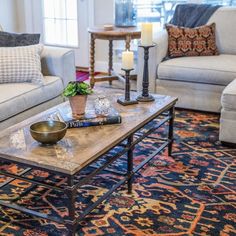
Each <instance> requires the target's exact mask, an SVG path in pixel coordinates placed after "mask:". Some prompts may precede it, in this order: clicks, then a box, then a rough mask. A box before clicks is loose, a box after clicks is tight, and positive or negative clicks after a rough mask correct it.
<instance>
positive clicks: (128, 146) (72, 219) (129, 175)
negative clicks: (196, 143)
mask: <svg viewBox="0 0 236 236" xmlns="http://www.w3.org/2000/svg"><path fill="white" fill-rule="evenodd" d="M163 114H164V118H163V119H161V120H160V121H159V123H157V124H156V125H155V126H154V127H152V128H150V129H149V130H148V131H147V132H145V133H143V134H138V136H137V139H135V140H134V138H133V137H134V134H135V133H137V131H139V130H140V129H142V128H143V127H144V126H145V125H147V124H148V123H149V122H150V121H149V122H147V123H145V124H144V125H143V126H142V127H141V128H137V130H135V131H134V132H133V133H132V134H129V136H128V137H126V138H125V139H124V140H122V142H121V143H120V146H123V149H122V150H121V151H119V152H118V153H116V154H115V155H114V156H113V157H112V158H111V159H109V160H107V161H106V162H105V163H104V164H103V165H102V166H100V167H97V168H96V167H95V168H94V170H93V171H92V172H91V173H90V174H88V175H87V176H86V177H85V178H83V179H82V180H81V181H79V182H77V183H75V180H74V178H75V176H76V175H78V174H79V173H81V171H83V170H84V169H85V168H87V167H88V166H91V164H93V163H94V162H95V161H97V160H98V159H99V158H100V157H101V156H100V157H99V158H97V159H96V160H95V161H94V162H92V163H89V164H88V165H87V166H85V167H84V168H83V169H81V170H80V171H78V172H77V173H75V174H74V175H66V174H62V173H60V172H57V171H51V170H48V169H46V168H40V167H35V166H32V165H27V164H24V166H25V167H27V169H26V170H24V171H23V172H22V173H20V174H19V175H16V174H11V173H8V172H6V171H2V170H1V171H0V175H4V176H6V177H10V178H11V180H9V181H7V183H5V184H4V185H3V186H5V185H6V184H9V183H10V182H11V181H13V180H14V179H19V180H23V181H26V182H30V183H32V184H33V185H34V186H37V185H40V186H43V187H45V188H48V189H50V190H56V191H60V192H64V194H66V195H67V197H68V206H67V207H68V211H69V216H68V219H67V220H65V219H62V218H60V217H52V216H49V215H47V214H44V213H40V212H37V211H34V210H31V209H28V208H26V207H23V206H19V205H17V204H15V203H14V202H13V203H12V202H8V201H2V200H0V205H1V206H4V207H8V208H12V209H15V210H18V211H21V212H23V213H26V214H29V215H32V216H36V217H39V218H44V219H47V220H51V221H54V222H57V223H60V224H64V225H65V226H66V227H67V229H68V231H69V235H71V236H73V235H75V233H76V228H77V226H78V223H79V222H80V221H81V220H82V219H84V217H86V216H87V215H88V214H89V213H90V212H91V211H92V210H94V209H95V208H96V207H97V206H98V205H99V204H100V203H102V202H103V201H104V200H105V199H107V198H108V197H109V195H111V194H112V193H113V192H114V191H115V190H116V189H118V188H119V187H120V186H121V185H123V184H124V183H125V182H127V187H128V193H131V192H132V182H133V177H134V174H135V173H137V172H138V171H139V170H140V169H141V168H143V167H144V166H145V165H146V164H147V163H148V162H149V161H151V160H152V159H153V158H154V157H155V156H156V155H157V154H158V153H160V152H161V151H163V150H164V149H165V148H166V147H168V155H171V153H172V143H173V123H174V103H173V104H170V105H169V106H167V107H165V108H164V109H163V110H162V111H160V113H158V114H157V115H156V116H155V117H154V118H153V119H152V120H151V121H153V120H154V119H156V118H158V117H160V116H161V115H163ZM165 123H168V125H169V127H168V137H166V139H163V143H162V144H161V146H160V147H159V148H158V149H157V150H156V151H155V152H153V153H152V154H151V155H150V156H147V158H146V159H145V160H143V161H142V162H141V163H140V164H138V165H137V166H136V167H134V166H133V149H134V147H135V145H136V144H138V143H139V142H141V141H142V140H143V139H144V138H146V137H148V136H150V134H151V133H153V132H154V131H155V130H157V129H158V128H160V127H161V126H162V125H164V124H165ZM126 140H127V141H126ZM124 141H126V143H125V144H122V143H123V142H124ZM116 146H117V145H116ZM114 147H115V146H114ZM114 147H113V148H114ZM113 148H111V149H113ZM111 149H110V150H111ZM110 150H109V151H110ZM109 151H108V152H109ZM126 153H127V172H126V173H125V174H124V175H123V179H121V180H120V181H119V182H118V183H116V184H115V185H114V186H113V187H112V188H111V189H110V190H109V191H108V192H106V193H105V194H104V195H103V196H102V197H100V198H99V199H98V200H97V201H96V202H94V203H92V204H91V205H89V206H88V207H87V208H86V209H85V211H83V213H82V214H81V215H80V216H79V217H77V216H76V209H75V201H76V195H77V190H78V188H80V187H81V186H83V185H85V184H88V183H89V182H90V180H91V179H92V178H93V177H94V176H96V175H97V174H99V172H101V171H103V170H105V169H106V168H107V167H108V166H109V165H110V164H112V163H113V162H114V161H115V160H117V159H118V158H119V157H121V156H122V155H124V154H126ZM0 160H1V161H7V162H10V163H15V164H20V165H22V163H20V162H17V161H9V160H8V159H7V158H3V157H0ZM36 168H37V169H39V170H42V171H46V172H49V173H53V174H59V175H60V176H65V177H67V186H66V187H60V186H58V185H52V184H47V183H42V182H40V181H37V180H34V179H29V178H27V177H25V176H24V175H25V174H26V173H27V172H29V171H31V169H36ZM114 172H115V171H114ZM119 174H120V173H119ZM3 186H1V187H3Z"/></svg>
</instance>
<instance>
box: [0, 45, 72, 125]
mask: <svg viewBox="0 0 236 236" xmlns="http://www.w3.org/2000/svg"><path fill="white" fill-rule="evenodd" d="M41 63H42V73H43V75H44V79H45V84H44V85H43V86H38V85H35V84H32V83H11V84H10V83H9V84H0V129H4V128H6V127H8V126H11V125H13V124H15V123H17V122H20V121H22V120H24V119H26V118H28V117H30V116H32V115H34V114H37V113H39V112H41V111H44V110H46V109H48V108H50V107H52V106H54V105H56V104H59V103H61V102H63V97H62V96H61V93H62V91H63V89H64V87H65V86H66V85H67V83H68V82H69V81H72V80H75V61H74V52H73V51H72V50H69V49H64V48H56V47H44V50H43V52H42V56H41Z"/></svg>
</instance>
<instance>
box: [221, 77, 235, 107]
mask: <svg viewBox="0 0 236 236" xmlns="http://www.w3.org/2000/svg"><path fill="white" fill-rule="evenodd" d="M235 78H236V77H235ZM221 105H222V107H223V108H224V109H225V110H230V111H231V110H236V79H235V80H233V81H232V82H231V83H230V84H228V86H226V88H225V89H224V91H223V93H222V96H221Z"/></svg>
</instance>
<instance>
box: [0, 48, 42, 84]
mask: <svg viewBox="0 0 236 236" xmlns="http://www.w3.org/2000/svg"><path fill="white" fill-rule="evenodd" d="M42 49H43V46H42V45H40V44H38V45H32V46H25V47H2V48H1V47H0V83H21V82H32V83H35V84H39V85H42V84H43V75H42V73H41V60H40V54H41V52H42Z"/></svg>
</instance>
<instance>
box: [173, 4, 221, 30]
mask: <svg viewBox="0 0 236 236" xmlns="http://www.w3.org/2000/svg"><path fill="white" fill-rule="evenodd" d="M219 7H221V6H212V5H211V4H179V5H177V6H176V8H175V12H174V16H173V18H172V19H171V21H170V24H173V25H177V26H183V27H188V28H194V27H198V26H201V25H205V24H206V23H207V21H208V20H209V18H210V17H211V15H212V14H213V13H214V12H215V11H216V10H217V9H218V8H219Z"/></svg>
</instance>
